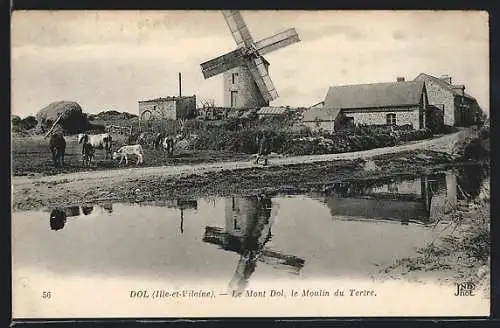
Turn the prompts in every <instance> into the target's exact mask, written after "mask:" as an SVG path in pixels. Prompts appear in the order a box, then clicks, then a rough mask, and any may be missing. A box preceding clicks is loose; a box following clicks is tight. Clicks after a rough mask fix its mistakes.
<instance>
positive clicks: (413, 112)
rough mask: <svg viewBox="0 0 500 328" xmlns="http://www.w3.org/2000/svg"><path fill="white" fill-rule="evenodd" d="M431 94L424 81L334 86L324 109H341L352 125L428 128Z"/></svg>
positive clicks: (326, 99)
mask: <svg viewBox="0 0 500 328" xmlns="http://www.w3.org/2000/svg"><path fill="white" fill-rule="evenodd" d="M427 107H428V100H427V92H426V86H425V83H424V82H423V81H404V80H402V79H401V78H398V82H390V83H372V84H356V85H344V86H335V87H330V88H329V90H328V93H327V95H326V97H325V104H324V108H338V109H340V110H341V113H342V114H343V115H345V119H346V122H348V123H350V124H355V125H358V124H368V125H382V124H387V125H411V126H412V127H413V128H414V129H423V128H425V127H426V116H427Z"/></svg>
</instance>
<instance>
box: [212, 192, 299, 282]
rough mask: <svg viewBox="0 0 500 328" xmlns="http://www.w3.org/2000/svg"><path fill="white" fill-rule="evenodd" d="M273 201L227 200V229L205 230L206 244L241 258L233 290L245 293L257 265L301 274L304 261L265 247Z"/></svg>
mask: <svg viewBox="0 0 500 328" xmlns="http://www.w3.org/2000/svg"><path fill="white" fill-rule="evenodd" d="M271 207H272V204H271V200H270V199H269V198H268V197H265V196H264V197H257V196H253V197H241V198H235V197H232V198H229V199H227V200H226V226H225V229H222V228H219V227H210V226H207V227H206V228H205V235H204V237H203V241H204V242H207V243H211V244H216V245H219V246H221V247H222V249H224V250H228V251H232V252H236V253H238V254H240V259H239V261H238V264H237V267H236V270H235V273H234V276H233V279H232V280H231V283H230V285H231V288H233V289H236V290H239V291H242V290H244V289H245V287H246V285H247V283H248V279H249V278H250V276H251V275H252V273H253V272H254V271H255V268H256V266H257V262H258V261H260V262H264V263H266V264H269V265H271V266H273V267H275V268H277V269H282V270H286V271H288V272H291V273H293V274H298V273H299V271H300V269H301V268H302V267H303V266H304V260H303V259H301V258H298V257H296V256H293V255H285V254H282V253H281V252H278V251H274V250H271V249H269V248H268V247H265V244H266V243H267V242H268V241H269V240H270V239H271V226H272V223H273V222H272V220H273V218H272V215H271Z"/></svg>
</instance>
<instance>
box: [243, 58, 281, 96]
mask: <svg viewBox="0 0 500 328" xmlns="http://www.w3.org/2000/svg"><path fill="white" fill-rule="evenodd" d="M246 64H247V67H248V69H249V70H250V73H251V74H252V77H253V79H254V81H255V83H256V84H257V87H258V88H259V91H260V93H261V94H262V97H263V98H264V99H265V100H266V101H272V100H274V99H276V98H278V92H277V91H276V89H275V88H274V84H273V81H271V78H270V77H269V73H268V72H267V69H266V66H265V64H264V61H263V60H262V57H257V58H254V59H253V60H247V62H246Z"/></svg>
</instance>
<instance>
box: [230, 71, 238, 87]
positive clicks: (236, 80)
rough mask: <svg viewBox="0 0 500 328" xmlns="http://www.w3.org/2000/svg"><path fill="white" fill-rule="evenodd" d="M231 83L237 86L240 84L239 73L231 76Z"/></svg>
mask: <svg viewBox="0 0 500 328" xmlns="http://www.w3.org/2000/svg"><path fill="white" fill-rule="evenodd" d="M231 81H232V83H233V84H236V83H237V82H238V73H233V74H231Z"/></svg>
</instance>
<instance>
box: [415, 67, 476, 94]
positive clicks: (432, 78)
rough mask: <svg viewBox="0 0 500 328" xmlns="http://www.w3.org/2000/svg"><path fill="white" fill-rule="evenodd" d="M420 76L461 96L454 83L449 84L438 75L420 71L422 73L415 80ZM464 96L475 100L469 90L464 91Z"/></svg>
mask: <svg viewBox="0 0 500 328" xmlns="http://www.w3.org/2000/svg"><path fill="white" fill-rule="evenodd" d="M419 78H420V79H423V80H424V81H429V80H430V81H432V82H434V83H436V84H438V85H439V86H441V87H442V88H445V89H447V90H449V91H451V92H453V94H455V95H457V96H461V94H460V93H459V92H458V91H457V90H456V89H454V88H453V84H449V83H448V82H446V81H444V80H443V79H440V78H438V77H435V76H432V75H429V74H426V73H420V74H418V76H417V77H416V78H415V79H414V80H413V81H418V80H419ZM464 97H466V98H469V99H472V100H475V98H474V97H472V96H471V95H470V94H468V93H467V92H464Z"/></svg>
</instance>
